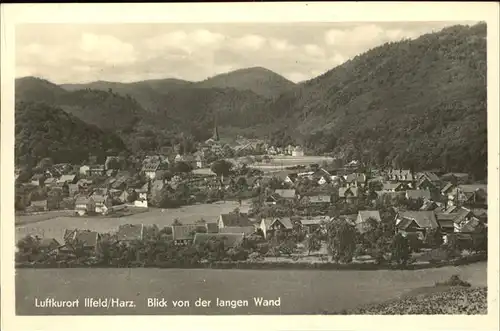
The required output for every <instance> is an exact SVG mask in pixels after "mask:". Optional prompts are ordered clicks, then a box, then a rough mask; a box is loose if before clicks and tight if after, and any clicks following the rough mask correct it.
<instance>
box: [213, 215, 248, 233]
mask: <svg viewBox="0 0 500 331" xmlns="http://www.w3.org/2000/svg"><path fill="white" fill-rule="evenodd" d="M220 217H221V218H222V222H223V223H224V227H227V226H229V227H231V226H253V224H252V223H251V222H250V218H249V217H248V214H246V213H228V214H221V215H220ZM219 231H220V229H219Z"/></svg>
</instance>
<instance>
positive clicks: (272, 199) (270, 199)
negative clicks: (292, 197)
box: [264, 193, 281, 206]
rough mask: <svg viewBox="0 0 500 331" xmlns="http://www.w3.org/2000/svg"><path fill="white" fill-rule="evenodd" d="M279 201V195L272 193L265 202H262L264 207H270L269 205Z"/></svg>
mask: <svg viewBox="0 0 500 331" xmlns="http://www.w3.org/2000/svg"><path fill="white" fill-rule="evenodd" d="M280 200H281V197H280V196H279V194H276V193H273V194H271V195H269V196H268V197H267V198H266V200H264V204H265V205H266V206H271V205H275V204H277V203H278V202H279V201H280Z"/></svg>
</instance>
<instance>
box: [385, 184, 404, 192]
mask: <svg viewBox="0 0 500 331" xmlns="http://www.w3.org/2000/svg"><path fill="white" fill-rule="evenodd" d="M405 189H406V186H405V185H404V184H403V183H387V182H386V183H383V184H382V191H388V192H401V191H404V190H405Z"/></svg>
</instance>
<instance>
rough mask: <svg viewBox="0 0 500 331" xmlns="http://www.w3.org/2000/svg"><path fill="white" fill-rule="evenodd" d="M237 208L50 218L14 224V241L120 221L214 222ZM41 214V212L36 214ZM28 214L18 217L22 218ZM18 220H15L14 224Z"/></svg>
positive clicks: (111, 226)
mask: <svg viewBox="0 0 500 331" xmlns="http://www.w3.org/2000/svg"><path fill="white" fill-rule="evenodd" d="M248 206H249V204H248V202H247V201H244V202H243V203H242V206H241V208H240V210H241V211H242V212H245V211H247V210H248ZM237 207H239V204H238V203H237V202H234V201H226V202H216V203H213V204H199V205H191V206H185V207H182V208H177V209H156V208H155V209H153V208H152V209H150V210H149V211H147V212H144V213H139V214H135V215H131V216H124V217H116V218H113V217H88V216H83V217H67V216H66V217H54V215H53V214H50V212H49V215H52V217H50V218H48V219H45V220H41V221H38V222H35V223H30V224H23V225H19V226H18V225H16V241H17V240H19V239H21V238H22V237H24V236H26V235H28V234H33V235H35V234H36V235H38V236H43V237H47V238H55V239H57V240H62V237H63V233H64V230H65V229H71V228H78V229H88V230H94V231H98V232H110V231H115V230H116V229H118V226H120V225H121V224H141V223H142V224H144V225H152V224H156V225H158V226H159V227H163V226H167V225H170V224H172V223H173V222H174V220H175V219H176V218H178V219H179V220H180V221H181V222H182V223H184V224H192V223H194V222H196V221H197V220H199V219H200V218H203V219H204V220H206V221H216V220H217V218H218V217H219V215H220V214H221V213H228V212H230V211H233V210H234V209H235V208H237ZM36 216H38V217H42V216H43V215H36ZM24 217H30V216H20V218H21V220H20V221H22V218H24ZM17 222H18V220H17V219H16V223H17Z"/></svg>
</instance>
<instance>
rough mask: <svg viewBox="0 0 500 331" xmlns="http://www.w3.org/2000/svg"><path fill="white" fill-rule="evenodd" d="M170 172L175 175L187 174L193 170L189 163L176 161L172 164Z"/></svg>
mask: <svg viewBox="0 0 500 331" xmlns="http://www.w3.org/2000/svg"><path fill="white" fill-rule="evenodd" d="M172 170H173V171H174V172H175V173H189V172H191V171H192V170H193V168H192V167H191V165H190V164H189V163H186V162H184V161H178V162H175V163H174V166H173V168H172Z"/></svg>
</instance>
